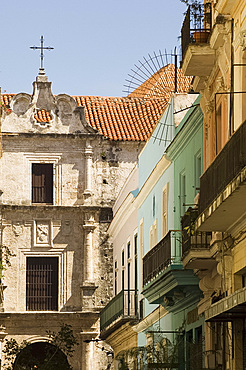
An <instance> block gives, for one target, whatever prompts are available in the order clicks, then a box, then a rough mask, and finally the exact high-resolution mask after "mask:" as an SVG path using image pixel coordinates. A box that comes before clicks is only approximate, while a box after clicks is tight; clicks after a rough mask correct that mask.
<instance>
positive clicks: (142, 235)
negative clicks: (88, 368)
mask: <svg viewBox="0 0 246 370" xmlns="http://www.w3.org/2000/svg"><path fill="white" fill-rule="evenodd" d="M139 229H140V230H139V231H140V238H139V239H140V243H139V244H140V245H139V252H140V287H141V288H142V287H143V256H144V219H143V218H142V219H141V220H140V225H139Z"/></svg>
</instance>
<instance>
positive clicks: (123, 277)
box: [121, 250, 125, 290]
mask: <svg viewBox="0 0 246 370" xmlns="http://www.w3.org/2000/svg"><path fill="white" fill-rule="evenodd" d="M121 266H122V271H121V287H122V290H124V289H125V270H124V268H125V252H124V250H123V251H122V253H121Z"/></svg>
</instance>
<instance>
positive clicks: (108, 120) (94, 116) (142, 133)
mask: <svg viewBox="0 0 246 370" xmlns="http://www.w3.org/2000/svg"><path fill="white" fill-rule="evenodd" d="M177 80H178V84H177V86H178V91H177V92H188V90H189V87H190V83H191V77H190V76H184V75H183V73H182V71H181V70H179V69H178V76H177ZM173 92H174V66H173V64H169V65H167V66H165V67H163V68H161V69H160V71H158V72H156V73H155V74H154V75H153V76H152V77H151V78H149V79H148V80H147V81H146V82H144V83H143V84H142V85H141V86H140V87H138V88H137V89H136V90H135V91H133V92H132V93H131V94H129V95H128V96H127V97H124V98H122V97H116V98H115V97H102V96H74V97H73V98H74V99H75V101H76V102H77V104H78V106H84V107H85V117H86V119H87V121H88V123H89V124H90V125H91V126H92V127H93V128H94V129H97V130H98V132H99V133H100V134H101V135H103V136H105V137H107V138H109V139H110V140H116V141H117V140H120V141H146V140H147V139H148V138H149V136H150V135H151V132H152V131H153V128H154V127H155V125H156V123H157V122H158V120H159V119H160V117H161V115H162V113H163V111H164V109H165V107H166V105H167V103H168V101H169V99H170V97H171V95H172V94H173ZM13 96H14V94H3V95H2V97H1V99H2V101H3V103H4V104H5V105H9V102H10V100H11V99H12V97H13ZM35 118H36V120H37V121H38V122H41V123H44V122H49V120H50V116H49V113H48V112H45V111H43V110H42V111H39V112H37V114H36V115H35Z"/></svg>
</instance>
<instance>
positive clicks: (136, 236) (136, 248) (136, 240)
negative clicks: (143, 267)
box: [134, 234, 138, 291]
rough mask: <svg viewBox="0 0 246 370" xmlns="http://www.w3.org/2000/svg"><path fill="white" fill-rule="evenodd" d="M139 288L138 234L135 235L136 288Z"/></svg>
mask: <svg viewBox="0 0 246 370" xmlns="http://www.w3.org/2000/svg"><path fill="white" fill-rule="evenodd" d="M137 288H138V235H137V234H136V235H135V236H134V289H135V291H136V290H137Z"/></svg>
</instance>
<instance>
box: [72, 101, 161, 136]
mask: <svg viewBox="0 0 246 370" xmlns="http://www.w3.org/2000/svg"><path fill="white" fill-rule="evenodd" d="M74 99H75V100H76V102H77V104H78V105H79V106H84V107H85V116H86V119H87V121H88V122H89V123H90V125H91V126H92V127H93V128H95V129H97V130H98V131H99V132H100V134H102V135H103V136H105V137H108V138H109V139H111V140H123V141H146V140H147V139H148V137H149V136H150V134H151V132H152V130H153V128H154V126H155V125H156V123H157V121H158V119H159V118H160V116H161V114H162V112H163V109H164V108H165V106H166V103H165V102H164V101H163V100H161V99H143V98H128V97H126V98H114V97H101V96H74Z"/></svg>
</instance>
